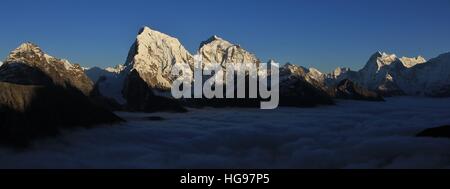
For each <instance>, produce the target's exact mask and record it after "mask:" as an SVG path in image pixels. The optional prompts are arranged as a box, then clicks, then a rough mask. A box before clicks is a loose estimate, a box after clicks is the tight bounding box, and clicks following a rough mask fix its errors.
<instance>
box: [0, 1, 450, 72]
mask: <svg viewBox="0 0 450 189" xmlns="http://www.w3.org/2000/svg"><path fill="white" fill-rule="evenodd" d="M0 7H1V10H0V59H4V58H5V57H6V56H7V54H8V53H9V52H10V51H11V50H12V49H14V48H15V47H17V46H18V45H19V44H20V43H22V42H25V41H31V42H34V43H36V44H38V45H39V46H41V48H43V49H44V50H45V51H46V52H48V53H49V54H51V55H54V56H56V57H59V58H66V59H69V60H70V61H71V62H74V63H79V64H81V65H83V66H94V65H96V66H100V67H106V66H112V65H116V64H122V63H124V62H125V59H126V55H127V52H128V49H129V47H130V45H131V44H132V43H133V41H134V39H135V37H136V34H137V32H138V30H139V28H140V27H142V26H144V25H146V26H149V27H151V28H153V29H156V30H159V31H161V32H163V33H167V34H169V35H171V36H174V37H177V38H178V39H179V40H180V41H181V42H182V43H183V45H184V46H185V47H186V48H187V49H188V50H189V51H191V53H194V52H195V51H196V49H197V48H198V46H199V44H200V42H201V41H203V40H206V39H207V38H208V37H210V36H211V35H214V34H217V35H219V36H221V37H222V38H224V39H227V40H229V41H231V42H234V43H237V44H240V45H241V46H242V47H244V48H246V49H247V50H249V51H251V52H253V53H255V54H256V55H257V56H258V57H259V58H260V59H261V60H263V61H267V60H268V59H270V58H273V59H275V60H277V61H278V62H280V63H285V62H291V63H295V64H299V65H303V66H306V67H316V68H318V69H320V70H322V71H325V72H328V71H331V70H333V69H334V68H335V67H337V66H347V67H351V68H353V69H359V68H361V67H362V66H363V65H364V64H365V62H366V61H367V59H368V58H369V56H370V55H371V54H373V53H374V52H376V51H387V52H391V53H396V54H397V55H398V56H416V55H423V56H425V57H426V58H431V57H435V56H437V55H438V54H441V53H444V52H449V51H450V1H449V0H190V1H189V0H160V1H151V0H146V1H144V0H140V1H139V0H108V1H106V0H76V1H75V0H21V1H17V0H2V1H1V2H0Z"/></svg>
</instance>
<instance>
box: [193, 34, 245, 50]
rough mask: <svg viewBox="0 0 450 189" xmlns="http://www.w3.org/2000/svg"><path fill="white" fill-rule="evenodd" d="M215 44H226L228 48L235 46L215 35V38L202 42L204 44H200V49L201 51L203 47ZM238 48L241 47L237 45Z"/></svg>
mask: <svg viewBox="0 0 450 189" xmlns="http://www.w3.org/2000/svg"><path fill="white" fill-rule="evenodd" d="M214 42H217V43H219V44H224V45H226V46H232V45H233V44H232V43H230V42H229V41H227V40H225V39H223V38H221V37H219V36H217V35H213V36H211V37H209V38H208V39H207V40H205V41H202V42H201V43H200V47H199V49H201V48H202V47H203V46H205V45H208V44H211V43H214ZM236 46H238V47H239V45H236Z"/></svg>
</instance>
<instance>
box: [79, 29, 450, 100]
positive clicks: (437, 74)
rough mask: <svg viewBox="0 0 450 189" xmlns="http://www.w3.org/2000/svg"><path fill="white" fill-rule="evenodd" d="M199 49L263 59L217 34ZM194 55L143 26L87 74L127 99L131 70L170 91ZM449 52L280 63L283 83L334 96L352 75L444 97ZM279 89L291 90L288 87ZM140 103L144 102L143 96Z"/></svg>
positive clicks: (394, 91) (219, 56) (387, 88)
mask: <svg viewBox="0 0 450 189" xmlns="http://www.w3.org/2000/svg"><path fill="white" fill-rule="evenodd" d="M197 54H198V55H199V56H201V57H202V58H203V60H204V62H205V63H211V62H217V63H221V64H226V63H228V62H250V63H255V64H258V63H260V62H262V61H260V60H259V59H258V58H257V56H256V55H254V54H252V53H250V52H248V51H246V50H245V49H243V48H242V47H241V46H239V45H235V44H232V43H230V42H229V41H227V40H224V39H222V38H220V37H218V36H212V37H210V38H209V39H207V40H205V41H204V42H202V43H201V44H200V47H199V49H198V52H197ZM192 57H193V55H191V54H190V53H189V52H188V51H187V50H186V49H185V48H184V47H183V45H182V44H181V43H180V42H179V41H178V40H177V39H176V38H174V37H171V36H168V35H166V34H163V33H161V32H158V31H154V30H152V29H150V28H148V27H144V28H143V29H142V30H141V31H140V32H139V34H138V36H137V38H136V41H135V43H134V44H133V46H132V48H131V49H130V52H129V55H128V59H127V62H126V63H125V64H124V65H120V66H117V67H115V68H107V69H105V70H103V69H100V68H97V67H94V68H91V69H87V70H86V73H87V75H88V76H90V77H91V78H92V79H93V80H97V79H98V78H100V76H105V78H103V79H102V81H100V82H99V88H100V92H101V94H102V95H105V96H108V97H110V98H112V99H115V100H116V101H118V102H120V103H123V104H126V103H127V101H128V100H129V98H128V100H127V98H126V97H127V95H129V94H130V90H128V88H127V87H126V86H130V82H126V81H128V79H127V77H130V76H129V75H130V74H131V73H133V72H134V75H135V76H136V77H137V78H141V79H142V80H143V81H144V82H145V83H146V85H147V86H149V87H150V88H151V91H152V93H154V94H159V95H161V96H170V95H168V94H167V91H168V89H169V86H170V85H171V82H172V81H173V79H174V78H172V77H171V76H170V74H169V70H170V68H171V66H172V65H173V64H174V63H175V62H188V63H190V64H192ZM449 57H450V53H447V54H442V55H440V56H438V57H437V58H434V59H431V60H429V61H427V60H425V58H423V57H421V56H418V57H414V58H408V57H401V58H398V57H397V56H396V55H394V54H387V53H381V52H376V53H375V54H373V55H372V56H371V57H370V58H369V60H368V62H367V63H366V65H365V66H364V68H362V69H361V70H359V71H352V70H350V69H349V68H337V69H336V70H335V71H334V72H332V73H327V74H325V73H322V72H320V71H319V70H317V69H315V68H309V69H308V68H304V67H302V66H298V65H295V64H289V63H288V64H285V65H284V66H282V67H281V68H280V74H281V75H280V76H281V81H282V82H281V85H283V83H284V84H286V83H289V82H285V80H292V79H293V78H300V79H301V80H302V81H306V82H307V83H308V84H309V85H312V86H313V87H314V88H316V89H319V90H322V91H325V92H327V93H328V94H329V95H330V96H332V97H333V95H334V94H333V92H330V91H333V90H334V89H336V87H337V85H338V84H339V83H341V81H343V80H349V81H351V84H352V85H356V86H358V87H361V88H365V89H366V90H368V91H372V92H375V93H377V94H379V95H381V96H397V95H414V96H416V95H417V96H432V97H446V96H450V93H449V91H450V74H448V73H450V58H449ZM271 61H273V60H271ZM283 80H284V81H283ZM131 83H133V82H131ZM131 86H132V85H131ZM286 88H289V87H288V86H285V88H284V89H286ZM281 91H284V92H287V91H286V90H281ZM287 93H289V92H287ZM287 93H286V94H287ZM139 102H140V103H141V102H142V101H141V100H139ZM319 104H320V103H319Z"/></svg>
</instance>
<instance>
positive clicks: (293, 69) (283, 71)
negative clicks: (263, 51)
mask: <svg viewBox="0 0 450 189" xmlns="http://www.w3.org/2000/svg"><path fill="white" fill-rule="evenodd" d="M297 77H299V78H303V79H304V80H305V81H307V82H308V83H310V84H312V85H313V86H315V87H317V88H320V89H322V90H326V85H325V79H326V74H323V73H322V72H320V71H319V70H317V69H315V68H309V69H308V68H305V67H303V66H298V65H295V64H291V63H287V64H285V65H284V66H282V67H280V81H284V80H290V79H293V78H297Z"/></svg>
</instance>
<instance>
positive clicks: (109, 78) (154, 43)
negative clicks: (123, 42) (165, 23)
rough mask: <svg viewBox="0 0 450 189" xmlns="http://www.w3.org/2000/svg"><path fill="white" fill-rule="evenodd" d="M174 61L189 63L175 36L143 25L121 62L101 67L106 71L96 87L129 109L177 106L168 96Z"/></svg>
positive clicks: (189, 59) (190, 57) (185, 52)
mask: <svg viewBox="0 0 450 189" xmlns="http://www.w3.org/2000/svg"><path fill="white" fill-rule="evenodd" d="M175 63H188V64H190V65H192V64H193V57H192V55H191V54H190V53H189V52H188V51H187V50H186V49H185V48H184V47H183V45H182V44H181V43H180V42H179V41H178V39H176V38H174V37H171V36H169V35H166V34H163V33H161V32H158V31H155V30H152V29H150V28H149V27H144V28H142V29H141V30H140V32H139V33H138V35H137V37H136V41H135V42H134V43H133V45H132V46H131V48H130V51H129V53H128V57H127V61H126V62H125V64H124V65H123V66H117V67H115V68H107V69H106V70H105V71H107V72H109V73H110V74H107V75H105V77H103V78H100V80H99V82H98V83H97V86H96V87H98V91H99V93H100V94H101V95H103V96H106V97H109V98H111V99H114V100H116V101H117V102H118V103H120V104H123V105H125V104H126V105H127V106H128V108H130V109H133V110H138V111H154V110H157V109H172V110H173V109H177V110H179V109H180V107H179V106H178V105H176V103H175V102H173V101H172V100H171V99H170V98H171V96H170V88H171V84H172V82H173V80H174V77H173V76H172V75H171V69H172V66H173V65H174V64H175ZM168 101H170V102H168ZM160 103H167V104H166V106H162V105H158V104H160Z"/></svg>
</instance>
